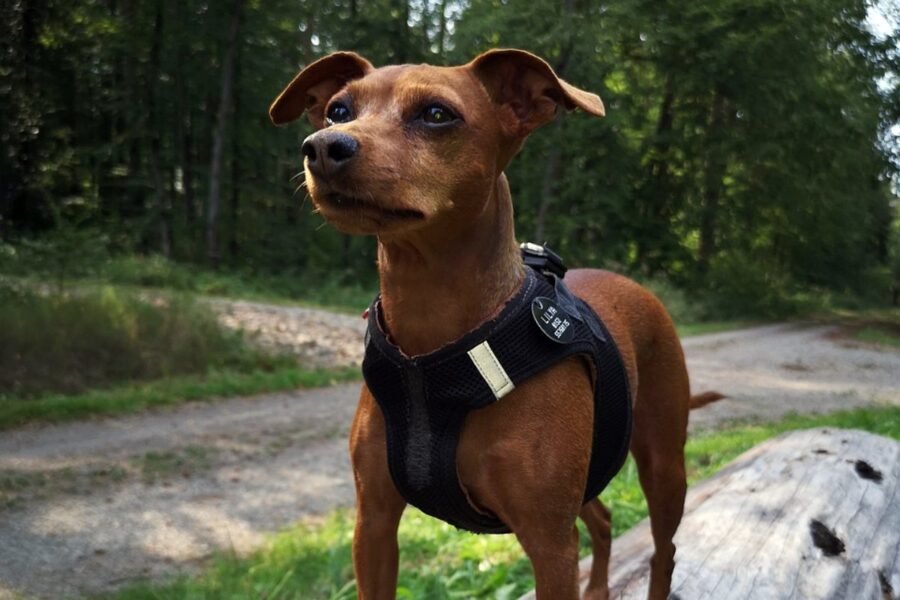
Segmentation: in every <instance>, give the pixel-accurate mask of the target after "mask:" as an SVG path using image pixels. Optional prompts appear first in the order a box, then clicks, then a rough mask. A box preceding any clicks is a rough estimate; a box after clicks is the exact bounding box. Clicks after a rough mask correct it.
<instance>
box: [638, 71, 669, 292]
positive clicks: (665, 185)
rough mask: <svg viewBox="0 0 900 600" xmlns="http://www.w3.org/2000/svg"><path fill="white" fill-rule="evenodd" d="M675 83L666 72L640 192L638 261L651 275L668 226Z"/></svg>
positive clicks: (656, 266) (654, 269) (655, 266)
mask: <svg viewBox="0 0 900 600" xmlns="http://www.w3.org/2000/svg"><path fill="white" fill-rule="evenodd" d="M674 106H675V84H674V78H673V77H672V74H671V73H669V74H667V75H666V81H665V87H664V89H663V98H662V102H661V104H660V107H659V119H658V120H657V122H656V135H655V139H654V141H653V146H652V150H651V151H650V152H651V159H650V161H649V164H648V167H647V187H646V188H644V189H645V193H643V194H641V205H640V207H639V213H640V214H639V217H640V220H641V222H642V232H641V234H640V235H639V236H638V238H637V252H636V254H637V257H636V260H637V263H638V264H639V265H640V266H642V267H643V268H644V270H645V271H646V272H647V274H649V275H652V274H653V273H654V272H655V271H656V270H657V269H658V267H659V265H658V264H657V263H658V260H657V259H656V258H655V257H654V254H655V244H656V243H657V242H658V241H659V239H660V236H659V232H660V231H661V230H663V229H664V228H667V227H668V223H667V209H666V207H667V205H668V203H669V202H670V199H669V196H670V195H671V185H670V176H669V174H670V169H669V149H670V147H671V145H672V144H671V142H670V137H671V134H672V128H673V126H674V123H675V109H674Z"/></svg>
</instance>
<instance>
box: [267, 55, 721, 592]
mask: <svg viewBox="0 0 900 600" xmlns="http://www.w3.org/2000/svg"><path fill="white" fill-rule="evenodd" d="M336 103H340V104H341V105H342V106H344V107H346V108H348V109H349V111H350V116H349V118H347V119H346V120H343V119H342V120H341V122H337V123H331V124H330V123H328V122H327V121H326V120H325V119H326V118H327V117H328V115H329V114H332V113H331V112H329V111H331V110H332V109H333V108H334V106H335V104H336ZM436 104H437V105H440V106H441V107H442V108H445V109H447V110H448V111H449V113H450V114H452V115H454V116H456V117H458V118H457V119H455V120H454V121H453V122H452V123H450V124H449V125H443V126H441V127H437V126H434V124H433V123H432V124H429V123H428V122H426V121H425V120H424V119H425V117H423V115H424V114H425V112H424V111H427V110H429V107H433V106H435V105H436ZM559 106H562V107H563V108H565V109H573V108H579V109H581V110H583V111H585V112H588V113H589V114H593V115H595V116H602V115H603V114H604V107H603V104H602V102H601V101H600V98H599V97H597V96H596V95H594V94H590V93H588V92H584V91H582V90H579V89H577V88H575V87H573V86H571V85H569V84H568V83H566V82H564V81H562V80H560V79H558V78H557V77H556V75H555V74H554V73H553V71H552V69H551V68H550V67H549V66H548V65H547V64H546V63H545V62H544V61H542V60H541V59H539V58H537V57H535V56H534V55H531V54H529V53H527V52H523V51H520V50H493V51H490V52H487V53H485V54H483V55H481V56H479V57H478V58H476V59H475V60H473V61H472V62H471V63H469V64H467V65H463V66H460V67H433V66H429V65H417V66H411V65H402V66H392V67H384V68H380V69H375V68H373V67H372V66H371V65H370V64H369V63H368V62H367V61H365V59H363V58H361V57H359V56H357V55H355V54H352V53H346V52H345V53H336V54H334V55H330V56H328V57H325V58H323V59H321V60H319V61H317V62H316V63H314V64H312V65H310V66H308V67H307V68H306V69H304V70H303V71H302V72H301V73H300V74H299V75H298V76H297V77H296V78H295V79H294V81H292V82H291V84H289V85H288V87H287V88H286V89H285V91H284V92H283V93H282V95H281V96H279V98H278V99H277V100H276V101H275V102H274V103H273V105H272V109H271V111H270V114H271V115H272V119H273V121H274V122H276V123H278V124H281V123H284V122H287V121H290V120H293V119H294V118H297V117H299V116H300V115H301V114H303V112H304V111H307V110H308V111H309V114H310V119H311V121H312V122H313V124H314V125H315V126H316V127H317V128H322V127H325V126H326V125H328V126H327V127H325V128H324V129H322V130H321V131H319V132H318V133H316V134H313V135H312V136H310V138H307V140H306V142H304V148H303V151H304V154H305V155H306V156H307V159H306V163H305V164H306V181H307V184H308V187H309V192H310V195H311V197H312V199H313V202H314V203H315V205H316V207H317V209H318V210H319V211H320V212H321V214H322V215H323V216H324V217H325V219H326V220H328V221H329V222H330V223H332V224H333V225H334V226H335V227H336V228H338V229H340V230H341V231H344V232H347V233H356V234H370V235H375V236H376V237H377V240H378V270H379V274H380V279H381V294H382V307H383V314H384V318H385V326H386V329H387V330H388V332H389V334H390V336H391V339H392V341H393V342H394V343H396V344H397V346H398V347H399V348H400V349H402V351H403V352H405V353H406V354H407V355H410V356H414V355H421V354H426V353H429V352H432V351H434V350H436V349H438V348H440V347H442V346H444V345H446V344H448V343H451V342H452V341H454V340H456V339H458V338H459V337H461V336H462V335H463V334H465V333H467V332H469V331H471V330H472V329H474V328H476V327H477V326H478V325H480V324H481V323H483V322H485V321H486V320H488V319H490V318H491V317H492V316H493V315H495V314H496V313H497V312H498V311H499V310H500V309H501V308H502V307H503V305H504V304H505V303H506V302H507V301H508V300H509V298H510V297H511V296H512V295H513V294H514V293H515V291H516V290H517V289H518V287H519V285H520V283H521V281H522V278H523V276H524V267H523V265H522V261H521V258H520V254H519V250H518V246H517V243H516V239H515V232H514V229H513V205H512V200H511V197H510V193H509V187H508V185H507V182H506V177H505V175H504V174H503V169H504V168H505V167H506V165H507V163H508V162H509V161H510V160H511V159H512V157H513V156H514V155H515V153H516V152H517V151H518V150H519V148H520V147H521V145H522V143H523V142H524V140H525V138H526V137H527V136H528V135H529V134H530V133H531V132H532V131H533V130H534V129H535V128H537V127H539V126H540V125H542V124H544V123H546V122H548V121H550V120H551V119H553V118H554V116H555V114H556V112H557V108H558V107H559ZM335 110H338V109H335ZM334 114H336V115H338V114H340V112H336V113H334ZM348 137H349V138H352V140H353V141H352V142H348V141H347V139H348ZM348 144H349V145H348ZM335 148H338V149H339V150H340V149H343V150H341V152H338V151H337V150H335ZM344 154H350V155H351V156H350V157H349V158H346V157H344V156H343V155H344ZM332 155H334V156H338V155H340V156H339V157H338V158H332ZM565 281H566V283H567V284H568V285H569V287H570V288H571V289H572V291H573V292H574V293H575V294H577V295H578V296H580V297H581V298H583V299H585V300H586V301H587V302H588V303H589V304H590V305H591V306H592V307H593V308H594V309H595V310H596V311H597V313H598V314H599V315H600V317H601V318H602V319H603V320H604V322H605V323H606V325H607V327H608V328H609V331H610V333H611V335H612V336H613V338H614V339H615V341H616V344H617V345H618V347H619V350H620V352H621V354H622V357H623V359H624V361H625V365H626V368H627V371H628V377H629V381H630V384H631V391H632V394H633V402H634V431H633V436H632V444H631V451H632V454H633V456H634V458H635V460H636V462H637V466H638V471H639V474H640V480H641V485H642V487H643V489H644V492H645V494H646V496H647V499H648V504H649V509H650V518H651V525H652V530H653V537H654V543H655V554H654V556H653V559H652V561H651V584H650V593H649V597H650V598H652V599H662V598H665V597H666V596H667V595H668V592H669V585H670V580H671V574H672V569H673V566H674V554H675V547H674V545H673V544H672V537H673V535H674V534H675V530H676V529H677V527H678V524H679V522H680V520H681V515H682V511H683V503H684V494H685V487H686V484H685V471H684V456H683V448H684V443H685V439H686V429H687V421H688V411H689V410H690V407H691V397H690V393H689V386H688V377H687V371H686V368H685V364H684V356H683V354H682V350H681V345H680V343H679V340H678V337H677V335H676V333H675V328H674V326H673V325H672V322H671V320H670V318H669V316H668V315H667V313H666V311H665V309H664V308H663V306H662V305H661V304H660V302H659V301H658V300H657V299H656V298H655V297H654V296H653V295H652V294H650V293H649V292H648V291H646V290H645V289H644V288H642V287H640V286H639V285H637V284H636V283H634V282H632V281H630V280H628V279H626V278H624V277H622V276H619V275H615V274H613V273H609V272H606V271H599V270H593V269H578V270H573V271H570V272H569V273H568V275H567V276H566V278H565ZM711 399H714V398H712V396H711V395H709V394H707V395H704V396H702V397H698V398H697V399H695V403H703V402H708V401H711ZM592 427H593V389H592V385H591V380H590V374H589V372H588V370H587V369H586V368H585V365H584V364H583V362H582V361H581V360H580V359H578V358H572V359H567V360H565V361H563V362H561V363H559V364H558V365H556V366H554V367H552V368H550V369H547V370H546V371H544V372H542V373H541V374H539V375H537V376H535V377H533V378H532V379H529V380H528V381H526V382H525V383H524V384H522V385H520V386H519V387H517V388H516V389H515V390H514V391H513V392H511V393H510V394H509V395H507V396H505V397H504V398H503V399H502V400H501V401H499V402H497V403H495V404H493V405H491V406H489V407H487V408H485V409H482V410H478V411H474V412H472V413H470V415H469V417H468V420H467V421H466V423H465V426H464V429H463V431H462V434H461V438H460V442H459V447H458V454H457V468H458V472H459V477H460V481H461V483H462V485H463V487H464V489H465V490H466V492H467V493H468V495H469V497H470V499H471V501H472V503H473V504H474V505H475V506H477V507H481V508H483V509H484V510H488V511H490V512H492V513H494V514H495V515H497V516H498V517H499V518H500V519H502V520H503V521H504V522H505V523H506V524H507V525H508V526H509V527H510V528H511V529H512V531H513V532H514V533H515V535H516V536H517V538H518V539H519V541H520V542H521V544H522V546H523V548H524V549H525V552H526V553H527V554H528V556H529V558H530V559H531V562H532V564H533V566H534V571H535V579H536V586H537V595H538V597H539V598H542V599H554V600H556V599H562V600H565V599H574V598H577V597H578V594H579V591H578V544H577V532H576V528H575V519H576V517H578V516H580V517H581V518H582V519H583V520H584V521H585V523H586V524H587V527H588V530H589V531H590V533H591V536H592V539H593V549H594V563H593V568H592V572H591V574H590V579H589V583H588V587H587V590H586V592H585V595H584V597H585V598H591V599H598V598H607V597H608V591H607V570H608V560H609V549H610V537H611V535H610V513H609V511H608V510H607V509H606V508H605V507H604V506H603V505H602V504H601V503H600V501H599V499H594V500H592V501H590V502H589V503H587V504H585V505H584V506H582V495H583V492H584V488H585V484H586V479H587V470H588V462H589V459H590V451H591V435H592ZM350 453H351V458H352V461H353V474H354V481H355V484H356V490H357V522H356V530H355V534H354V542H353V564H354V569H355V572H356V577H357V585H358V590H359V597H360V598H361V599H363V600H374V599H386V598H393V597H394V595H395V591H396V585H397V568H398V552H399V549H398V545H397V525H398V523H399V520H400V516H401V514H402V513H403V510H404V507H405V502H404V500H403V498H402V497H401V496H400V494H399V493H398V492H397V490H396V488H395V487H394V484H393V481H392V480H391V477H390V473H389V471H388V465H387V453H386V450H385V430H384V420H383V417H382V414H381V412H380V410H379V409H378V407H377V404H376V403H375V400H374V398H373V397H372V395H371V393H370V392H369V390H368V389H367V388H366V386H365V385H364V386H363V388H362V392H361V395H360V402H359V408H358V410H357V413H356V418H355V420H354V422H353V427H352V430H351V434H350Z"/></svg>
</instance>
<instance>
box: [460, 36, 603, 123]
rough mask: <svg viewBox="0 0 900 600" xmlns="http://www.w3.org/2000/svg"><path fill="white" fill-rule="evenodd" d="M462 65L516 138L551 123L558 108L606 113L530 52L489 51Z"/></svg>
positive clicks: (591, 97)
mask: <svg viewBox="0 0 900 600" xmlns="http://www.w3.org/2000/svg"><path fill="white" fill-rule="evenodd" d="M466 66H467V67H468V68H470V69H471V70H472V72H473V73H474V74H475V76H476V77H477V78H478V79H480V80H481V82H482V84H483V85H484V87H485V89H486V90H487V92H488V94H489V95H490V96H491V98H492V99H493V100H494V102H496V103H497V104H499V105H500V106H501V107H502V109H503V111H504V113H505V114H501V119H502V122H503V124H504V127H505V128H507V129H510V130H511V131H510V133H512V134H513V135H514V136H516V137H525V136H527V135H528V134H530V133H531V132H532V131H534V130H535V129H537V128H538V127H540V126H541V125H543V124H544V123H547V122H549V121H551V120H552V119H553V117H554V116H555V115H556V110H557V108H558V107H560V106H562V107H564V108H566V109H567V110H573V109H575V108H580V109H581V110H583V111H584V112H586V113H589V114H592V115H594V116H596V117H602V116H604V115H605V114H606V111H605V109H604V108H603V101H602V100H600V96H598V95H597V94H591V93H590V92H585V91H584V90H580V89H578V88H577V87H575V86H573V85H570V84H568V83H566V82H565V81H563V80H562V79H560V78H559V77H557V76H556V73H554V72H553V69H552V68H551V67H550V65H548V64H547V63H546V62H545V61H544V60H542V59H540V58H538V57H537V56H535V55H534V54H531V53H530V52H525V51H524V50H501V49H497V50H489V51H487V52H485V53H484V54H481V55H480V56H478V57H477V58H475V60H473V61H472V62H470V63H469V64H468V65H466Z"/></svg>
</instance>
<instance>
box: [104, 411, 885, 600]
mask: <svg viewBox="0 0 900 600" xmlns="http://www.w3.org/2000/svg"><path fill="white" fill-rule="evenodd" d="M810 427H842V428H852V429H862V430H866V431H870V432H872V433H876V434H879V435H885V436H888V437H892V438H894V439H900V407H885V408H874V409H866V410H856V411H850V412H843V413H833V414H830V415H825V416H802V417H800V416H794V417H789V418H787V419H785V420H783V421H780V422H777V423H772V424H744V425H737V426H734V427H732V428H730V429H726V430H723V431H719V432H715V433H704V434H700V435H696V436H692V437H691V438H690V439H689V440H688V444H687V464H688V476H689V479H690V481H691V482H692V483H693V482H696V481H698V480H700V479H703V478H705V477H709V476H710V475H712V474H713V473H715V472H716V471H718V470H719V469H720V468H721V467H723V466H724V465H725V464H726V463H728V462H729V461H731V460H732V459H734V458H735V457H736V456H738V455H739V454H741V453H742V452H744V451H745V450H748V449H749V448H751V447H752V446H754V445H756V444H758V443H760V442H762V441H764V440H766V439H768V438H771V437H773V436H775V435H778V434H780V433H783V432H785V431H789V430H794V429H806V428H810ZM602 499H603V501H604V503H606V505H607V506H609V507H610V508H611V510H612V513H613V535H614V536H618V535H621V534H622V533H624V532H625V531H627V530H628V529H629V528H631V527H632V526H633V525H634V524H636V523H637V522H638V521H639V520H641V519H643V518H644V517H645V516H646V515H647V507H646V503H645V501H644V497H643V494H642V492H641V490H640V486H639V483H638V478H637V470H636V468H635V466H634V462H633V461H632V460H631V459H629V460H628V462H627V463H626V465H625V467H624V468H623V469H622V471H621V472H620V473H619V475H618V476H617V477H616V478H615V479H614V480H613V482H612V483H611V484H610V486H609V487H608V488H607V489H606V490H605V491H604V492H603V495H602ZM352 535H353V513H352V511H349V510H338V511H334V512H332V513H331V514H329V515H328V516H327V517H325V518H324V519H321V520H316V521H310V522H305V523H300V524H298V525H296V526H295V527H293V528H292V529H290V530H288V531H285V532H283V533H281V534H278V535H276V536H274V537H273V538H272V540H271V542H270V543H269V544H268V545H267V546H266V547H265V548H264V549H262V550H260V551H258V552H256V553H254V554H252V555H250V556H247V557H243V558H240V557H236V556H233V555H229V554H220V555H219V556H218V557H216V558H215V559H214V561H213V563H212V566H211V567H210V568H209V569H208V570H207V571H206V572H205V573H204V574H202V575H201V576H199V577H182V578H178V579H175V580H173V581H170V582H168V583H163V584H157V585H152V584H145V585H136V586H132V587H129V588H127V589H124V590H122V591H120V592H118V593H116V594H112V595H106V596H101V598H104V599H105V600H151V599H152V600H175V599H182V598H197V599H203V598H217V599H222V600H226V599H235V600H236V599H238V598H249V597H253V598H268V599H272V600H274V599H279V598H285V599H286V598H304V599H306V598H310V599H326V598H327V599H331V600H346V599H351V598H355V597H356V590H355V587H354V583H353V573H352V565H351V559H350V545H351V540H352ZM399 536H400V548H401V556H400V561H401V566H400V582H399V588H398V592H397V597H398V598H429V599H434V600H441V599H450V598H501V599H513V598H517V597H518V596H519V595H521V594H523V593H525V592H526V591H528V590H529V589H531V587H532V586H533V583H534V581H533V577H532V574H531V567H530V565H529V563H528V561H527V559H526V558H525V557H524V555H523V553H522V551H521V549H520V548H519V546H518V544H517V542H516V541H515V538H514V537H513V536H511V535H504V536H476V535H473V534H469V533H464V532H460V531H457V530H455V529H454V528H453V527H452V526H450V525H447V524H445V523H442V522H440V521H437V520H435V519H432V518H430V517H427V516H425V515H423V514H422V513H421V512H419V511H417V510H414V509H410V510H407V512H406V514H405V515H404V517H403V520H402V522H401V526H400V533H399ZM581 548H582V555H587V554H589V553H590V544H589V538H588V537H587V534H586V532H585V531H584V530H583V528H582V529H581Z"/></svg>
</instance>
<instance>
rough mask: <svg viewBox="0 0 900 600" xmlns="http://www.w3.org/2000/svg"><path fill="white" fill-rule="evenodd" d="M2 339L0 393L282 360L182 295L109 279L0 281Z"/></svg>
mask: <svg viewBox="0 0 900 600" xmlns="http://www.w3.org/2000/svg"><path fill="white" fill-rule="evenodd" d="M0 347H2V348H3V352H2V353H0V394H2V395H3V396H17V397H21V396H36V395H39V394H42V393H48V392H61V393H78V392H83V391H84V390H86V389H88V388H95V387H102V386H105V385H109V384H112V383H120V382H124V381H135V380H149V379H156V378H161V377H171V376H178V375H186V374H195V373H205V372H207V371H208V370H209V369H214V368H219V369H238V370H249V369H254V368H263V369H265V368H273V367H275V366H277V365H279V364H280V365H283V364H284V362H285V361H284V360H283V359H280V358H275V357H267V356H265V355H262V354H260V353H258V352H255V351H252V350H250V349H249V348H248V347H247V346H246V345H245V344H244V342H243V341H242V339H241V338H240V336H239V335H237V334H234V333H230V332H227V331H225V330H224V329H222V328H221V327H220V326H219V324H218V322H217V321H216V318H215V316H214V315H213V314H212V313H211V312H210V311H209V309H206V308H204V307H202V306H198V305H197V304H195V303H194V302H193V301H192V300H191V299H190V298H188V297H186V296H175V297H170V298H166V299H165V300H159V301H156V302H152V303H151V302H145V301H141V300H138V299H136V298H135V297H132V296H130V295H127V294H123V293H122V292H120V291H117V290H115V289H114V288H111V287H107V288H103V289H101V290H100V291H97V292H85V293H80V294H78V295H71V296H58V295H44V294H40V293H38V292H35V291H33V290H31V289H28V288H25V287H16V286H8V285H5V286H0Z"/></svg>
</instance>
